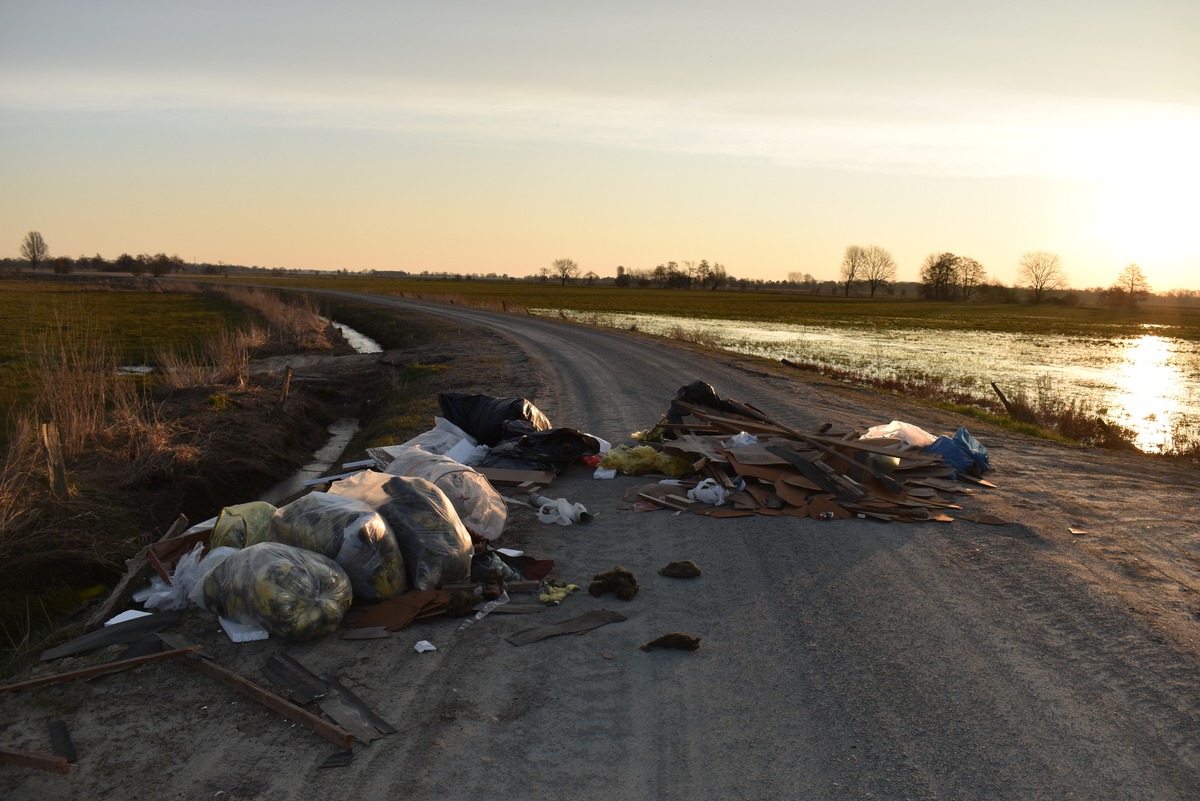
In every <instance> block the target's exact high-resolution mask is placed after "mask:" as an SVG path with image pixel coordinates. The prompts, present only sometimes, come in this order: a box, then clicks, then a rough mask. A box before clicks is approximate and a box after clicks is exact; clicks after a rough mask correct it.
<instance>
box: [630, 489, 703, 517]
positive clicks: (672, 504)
mask: <svg viewBox="0 0 1200 801" xmlns="http://www.w3.org/2000/svg"><path fill="white" fill-rule="evenodd" d="M638 497H639V498H641V499H642V500H643V501H650V503H656V504H658V505H659V506H663V507H666V508H667V509H674V510H676V511H678V512H685V511H687V510H688V509H690V508H691V503H680V502H679V501H676V500H674V499H673V496H670V495H666V496H659V495H651V494H650V493H648V492H639V493H638Z"/></svg>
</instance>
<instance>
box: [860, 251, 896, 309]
mask: <svg viewBox="0 0 1200 801" xmlns="http://www.w3.org/2000/svg"><path fill="white" fill-rule="evenodd" d="M862 250H863V265H862V280H864V281H866V282H867V286H869V287H870V288H871V297H875V292H876V290H878V289H879V288H880V287H882V286H884V285H885V284H890V283H891V282H892V281H895V280H896V260H895V259H893V258H892V254H891V253H888V252H887V251H886V250H884V249H883V248H881V247H880V246H879V245H867V246H866V247H865V248H863V249H862Z"/></svg>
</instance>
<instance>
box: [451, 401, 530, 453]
mask: <svg viewBox="0 0 1200 801" xmlns="http://www.w3.org/2000/svg"><path fill="white" fill-rule="evenodd" d="M438 405H440V406H441V408H442V416H443V417H445V418H446V419H447V420H449V421H450V422H451V423H454V425H456V426H458V427H459V428H461V429H462V430H463V431H466V432H467V433H468V434H470V435H471V436H472V437H474V438H475V439H476V440H477V441H478V442H479V443H480V444H481V445H488V446H492V445H495V444H497V443H498V442H500V441H501V440H503V439H504V436H505V434H504V424H505V423H506V422H507V421H509V420H525V421H528V422H529V423H530V424H531V425H532V426H533V428H534V429H535V430H537V431H544V430H545V429H547V428H550V427H551V426H550V421H549V420H548V419H546V415H544V414H542V412H541V411H540V410H539V409H538V407H536V406H534V405H533V403H531V402H530V401H528V400H526V399H525V398H493V397H491V396H490V395H467V394H465V393H462V392H442V393H440V394H439V395H438Z"/></svg>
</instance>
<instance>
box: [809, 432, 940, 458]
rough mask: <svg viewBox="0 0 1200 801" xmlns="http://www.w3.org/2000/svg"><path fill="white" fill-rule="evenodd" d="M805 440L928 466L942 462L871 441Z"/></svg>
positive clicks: (918, 452) (937, 456) (811, 437)
mask: <svg viewBox="0 0 1200 801" xmlns="http://www.w3.org/2000/svg"><path fill="white" fill-rule="evenodd" d="M803 436H804V439H806V440H811V441H812V442H819V443H821V444H822V445H827V446H836V447H839V448H853V449H854V450H856V451H863V452H865V453H875V454H879V455H880V456H896V457H899V458H901V459H907V460H909V461H911V462H922V463H926V464H938V463H940V462H941V461H942V457H941V456H939V455H937V454H930V453H925V452H924V451H900V450H896V449H895V448H889V447H881V446H879V445H873V444H871V442H872V441H871V440H854V439H849V440H847V439H837V438H836V437H823V436H821V435H820V434H805V435H803Z"/></svg>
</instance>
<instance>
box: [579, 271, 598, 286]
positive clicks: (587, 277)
mask: <svg viewBox="0 0 1200 801" xmlns="http://www.w3.org/2000/svg"><path fill="white" fill-rule="evenodd" d="M599 278H600V276H598V275H596V271H595V270H588V271H587V272H586V273H584V274H583V280H584V281H587V285H588V286H591V285H592V283H593V282H595V281H597V280H599Z"/></svg>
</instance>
